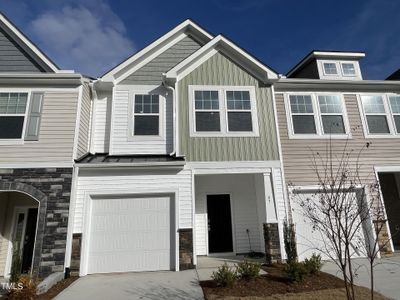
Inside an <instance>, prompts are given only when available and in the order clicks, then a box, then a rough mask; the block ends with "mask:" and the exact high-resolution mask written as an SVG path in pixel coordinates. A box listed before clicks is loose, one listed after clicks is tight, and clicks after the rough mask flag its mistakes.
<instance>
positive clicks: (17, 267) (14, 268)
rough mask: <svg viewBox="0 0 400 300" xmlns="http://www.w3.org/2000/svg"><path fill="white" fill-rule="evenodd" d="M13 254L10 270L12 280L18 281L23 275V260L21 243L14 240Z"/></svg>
mask: <svg viewBox="0 0 400 300" xmlns="http://www.w3.org/2000/svg"><path fill="white" fill-rule="evenodd" d="M13 249H14V251H13V255H12V263H11V272H10V282H17V281H18V279H19V277H20V275H21V267H22V260H21V254H20V251H19V243H18V242H13Z"/></svg>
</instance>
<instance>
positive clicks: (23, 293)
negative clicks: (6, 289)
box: [9, 275, 37, 300]
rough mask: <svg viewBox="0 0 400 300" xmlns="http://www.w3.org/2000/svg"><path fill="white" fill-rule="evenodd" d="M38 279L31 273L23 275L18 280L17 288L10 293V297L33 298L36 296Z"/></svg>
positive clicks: (22, 299) (23, 299) (20, 299)
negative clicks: (30, 274)
mask: <svg viewBox="0 0 400 300" xmlns="http://www.w3.org/2000/svg"><path fill="white" fill-rule="evenodd" d="M36 288H37V283H36V281H35V280H34V279H33V278H32V277H31V276H29V275H21V276H20V277H19V279H18V281H17V282H16V285H15V289H13V290H11V292H10V294H9V298H10V299H15V300H31V299H35V298H36Z"/></svg>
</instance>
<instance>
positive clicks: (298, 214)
mask: <svg viewBox="0 0 400 300" xmlns="http://www.w3.org/2000/svg"><path fill="white" fill-rule="evenodd" d="M299 195H300V196H299ZM307 198H309V199H313V200H315V199H317V198H316V196H315V194H312V193H309V194H308V193H301V194H297V196H295V200H294V201H291V207H292V217H293V222H294V224H295V230H296V243H297V254H298V257H299V260H301V261H302V260H304V259H305V258H309V257H311V255H312V254H313V253H316V254H320V255H321V257H322V259H330V257H328V256H327V255H326V253H328V252H329V253H334V252H333V251H334V248H333V246H332V244H331V243H329V241H328V239H327V238H326V237H325V236H324V235H323V234H322V233H321V232H320V231H318V230H314V229H313V226H312V223H311V221H310V220H308V219H307V217H305V216H304V214H303V208H302V207H300V204H299V201H298V200H300V201H301V199H307ZM296 200H297V201H296ZM321 249H322V251H320V250H321ZM351 256H352V257H354V258H356V257H364V256H365V238H364V233H363V228H360V229H359V230H358V233H357V235H356V236H355V238H354V239H353V242H352V253H351Z"/></svg>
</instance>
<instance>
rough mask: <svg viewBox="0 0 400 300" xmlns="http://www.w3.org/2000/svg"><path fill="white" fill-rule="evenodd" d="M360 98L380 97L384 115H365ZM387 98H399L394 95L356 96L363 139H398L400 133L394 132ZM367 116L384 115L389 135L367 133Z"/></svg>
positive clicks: (366, 94)
mask: <svg viewBox="0 0 400 300" xmlns="http://www.w3.org/2000/svg"><path fill="white" fill-rule="evenodd" d="M361 96H382V99H383V106H384V108H385V113H368V114H367V113H365V111H364V106H363V105H362V101H361ZM389 96H400V95H399V94H394V93H360V94H357V102H358V103H357V104H358V110H359V112H360V116H361V123H362V125H363V131H364V137H365V138H373V139H390V138H400V133H397V132H396V126H395V123H394V118H393V113H392V109H391V107H390V104H389ZM367 115H382V116H383V115H384V116H386V120H387V123H388V127H389V133H380V134H377V133H373V134H370V133H369V129H368V122H367Z"/></svg>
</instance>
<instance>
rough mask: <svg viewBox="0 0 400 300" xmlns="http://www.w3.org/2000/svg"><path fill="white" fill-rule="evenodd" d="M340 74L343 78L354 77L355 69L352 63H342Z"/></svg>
mask: <svg viewBox="0 0 400 300" xmlns="http://www.w3.org/2000/svg"><path fill="white" fill-rule="evenodd" d="M342 73H343V75H344V76H355V75H356V68H355V66H354V64H353V63H342Z"/></svg>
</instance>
